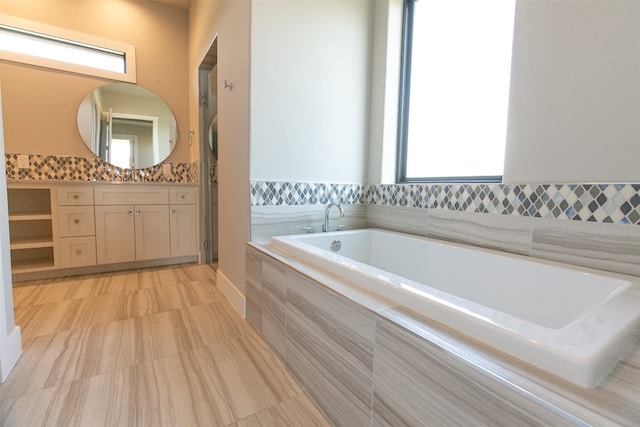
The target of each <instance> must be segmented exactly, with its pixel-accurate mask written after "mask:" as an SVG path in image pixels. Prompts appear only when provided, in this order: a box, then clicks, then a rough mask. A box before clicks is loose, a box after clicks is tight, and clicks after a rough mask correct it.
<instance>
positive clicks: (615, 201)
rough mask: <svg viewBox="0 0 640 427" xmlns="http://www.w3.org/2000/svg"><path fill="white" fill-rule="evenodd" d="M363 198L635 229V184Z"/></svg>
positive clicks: (426, 188) (469, 187) (424, 187)
mask: <svg viewBox="0 0 640 427" xmlns="http://www.w3.org/2000/svg"><path fill="white" fill-rule="evenodd" d="M365 192H366V196H365V200H366V203H367V204H374V205H400V206H411V207H421V208H429V209H447V210H452V211H462V212H475V213H497V214H503V215H521V216H531V217H536V218H551V219H571V220H576V221H590V222H604V223H616V224H640V184H543V185H528V184H514V185H505V184H406V185H367V186H366V189H365Z"/></svg>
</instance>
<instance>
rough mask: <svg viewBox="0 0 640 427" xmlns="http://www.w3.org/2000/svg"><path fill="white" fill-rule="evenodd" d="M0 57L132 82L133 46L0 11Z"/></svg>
mask: <svg viewBox="0 0 640 427" xmlns="http://www.w3.org/2000/svg"><path fill="white" fill-rule="evenodd" d="M0 59H3V60H7V61H12V62H20V63H24V64H29V65H36V66H40V67H46V68H52V69H56V70H62V71H70V72H74V73H79V74H85V75H90V76H93V77H103V78H108V79H112V80H119V81H126V82H131V83H135V78H136V76H135V48H134V47H133V46H131V45H127V44H123V43H119V42H115V41H111V40H104V39H100V38H97V37H94V36H91V35H88V34H81V33H76V32H72V31H69V30H66V29H63V28H57V27H52V26H49V25H44V24H40V23H37V22H31V21H26V20H23V19H18V18H15V17H12V16H7V15H0Z"/></svg>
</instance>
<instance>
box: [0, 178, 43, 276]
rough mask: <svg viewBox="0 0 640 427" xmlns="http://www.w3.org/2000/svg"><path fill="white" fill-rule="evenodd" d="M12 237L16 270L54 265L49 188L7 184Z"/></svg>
mask: <svg viewBox="0 0 640 427" xmlns="http://www.w3.org/2000/svg"><path fill="white" fill-rule="evenodd" d="M7 199H8V202H9V203H8V211H9V240H10V248H11V269H12V270H13V272H14V273H15V272H20V273H25V272H32V271H43V270H49V269H51V268H54V267H55V258H54V245H53V216H52V210H51V191H50V189H49V188H15V187H14V188H8V189H7Z"/></svg>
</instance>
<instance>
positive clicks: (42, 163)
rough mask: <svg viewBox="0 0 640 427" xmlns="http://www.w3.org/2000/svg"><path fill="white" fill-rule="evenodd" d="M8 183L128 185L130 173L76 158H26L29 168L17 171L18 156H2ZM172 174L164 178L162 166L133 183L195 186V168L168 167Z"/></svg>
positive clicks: (194, 165) (99, 161)
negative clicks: (108, 183)
mask: <svg viewBox="0 0 640 427" xmlns="http://www.w3.org/2000/svg"><path fill="white" fill-rule="evenodd" d="M5 161H6V168H7V179H8V180H25V181H26V180H29V181H34V180H49V181H100V182H102V181H104V182H113V181H131V180H132V170H131V169H125V168H120V167H117V166H113V165H111V164H109V163H107V162H105V161H104V160H102V159H99V158H87V157H76V156H58V155H56V156H52V155H38V154H30V155H29V167H28V168H24V169H21V168H18V154H14V153H6V154H5ZM168 164H170V165H171V173H170V174H165V173H164V171H163V168H162V164H159V165H155V166H151V167H148V168H144V169H136V170H135V176H134V178H135V181H136V182H167V183H181V184H195V183H197V182H198V164H197V162H191V163H168Z"/></svg>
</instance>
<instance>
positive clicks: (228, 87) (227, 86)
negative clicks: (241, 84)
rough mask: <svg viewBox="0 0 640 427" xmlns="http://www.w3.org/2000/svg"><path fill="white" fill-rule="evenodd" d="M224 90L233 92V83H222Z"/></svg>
mask: <svg viewBox="0 0 640 427" xmlns="http://www.w3.org/2000/svg"><path fill="white" fill-rule="evenodd" d="M224 88H225V89H229V90H233V82H228V81H226V80H225V81H224Z"/></svg>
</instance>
